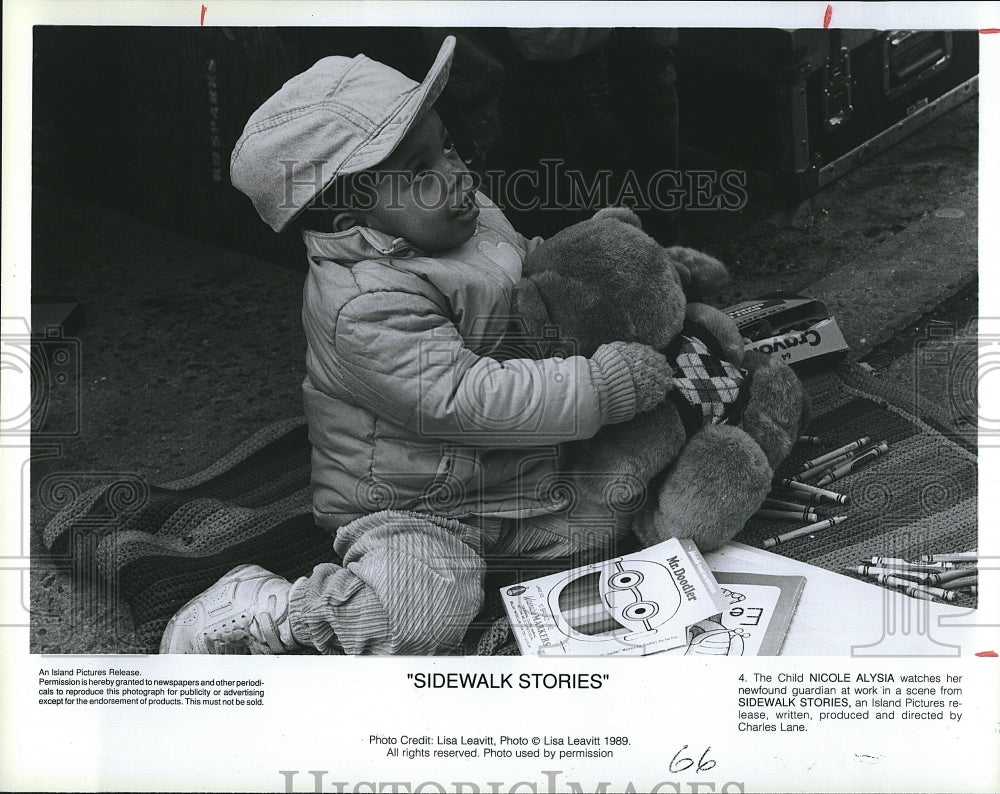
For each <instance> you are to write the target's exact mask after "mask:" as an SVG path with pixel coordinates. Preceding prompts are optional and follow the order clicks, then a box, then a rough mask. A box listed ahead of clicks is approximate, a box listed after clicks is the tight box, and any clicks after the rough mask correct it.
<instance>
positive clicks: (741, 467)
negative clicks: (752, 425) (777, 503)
mask: <svg viewBox="0 0 1000 794" xmlns="http://www.w3.org/2000/svg"><path fill="white" fill-rule="evenodd" d="M773 476H774V472H773V470H772V468H771V466H770V464H769V463H768V461H767V457H766V456H765V455H764V453H763V451H762V450H761V448H760V446H759V445H758V444H757V443H756V442H755V441H754V440H753V439H752V438H751V437H750V436H749V435H748V434H747V433H745V432H744V431H743V430H741V429H740V428H738V427H732V426H730V425H709V426H707V427H704V428H702V429H701V430H699V431H698V432H697V433H695V434H694V435H693V436H692V437H691V439H690V440H689V441H688V443H687V445H686V446H685V447H684V449H683V450H682V452H681V454H680V456H679V457H678V458H677V461H676V462H675V463H674V464H673V465H672V466H671V467H670V468H669V469H668V470H667V471H666V473H665V476H664V477H663V479H662V481H660V482H659V483H658V485H657V488H656V491H655V492H654V493H652V494H651V495H650V497H651V498H649V499H647V501H646V503H645V505H644V507H643V509H642V511H641V512H640V513H639V514H638V515H637V516H636V518H635V520H634V523H633V531H634V532H635V534H636V536H637V537H638V538H639V539H640V540H641V541H642V543H643V544H644V545H645V546H650V545H653V544H654V543H661V542H662V541H664V540H667V539H668V538H691V539H692V540H694V542H695V543H696V544H697V545H698V548H700V549H701V550H702V551H709V550H711V549H715V548H718V547H719V546H721V545H722V544H724V543H726V542H728V541H730V540H732V538H733V537H735V536H736V535H737V534H738V533H739V532H740V530H741V529H743V526H744V524H746V522H747V521H748V520H749V519H750V517H751V516H752V515H753V514H754V513H756V512H757V510H758V509H759V508H760V506H761V504H762V503H763V501H764V498H765V497H766V496H767V494H768V492H769V491H770V489H771V480H772V478H773Z"/></svg>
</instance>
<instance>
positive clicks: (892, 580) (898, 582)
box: [875, 576, 955, 601]
mask: <svg viewBox="0 0 1000 794" xmlns="http://www.w3.org/2000/svg"><path fill="white" fill-rule="evenodd" d="M875 580H876V581H877V582H878V583H879V584H887V585H891V586H892V587H900V588H902V589H903V591H904V592H905V593H906V594H907V595H913V594H914V591H916V592H920V593H926V594H927V595H929V596H931V597H932V598H940V599H943V600H945V601H951V600H952V599H953V598H954V597H955V594H954V593H952V592H951V591H949V590H944V589H942V588H940V587H925V586H924V585H920V584H914V583H913V582H912V581H910V580H909V579H901V578H900V577H898V576H877V577H875Z"/></svg>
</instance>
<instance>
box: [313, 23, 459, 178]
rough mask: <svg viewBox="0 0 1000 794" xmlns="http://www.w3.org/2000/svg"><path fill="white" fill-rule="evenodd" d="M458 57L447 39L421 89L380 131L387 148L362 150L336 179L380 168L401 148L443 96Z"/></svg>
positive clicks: (447, 38) (448, 38) (349, 160)
mask: <svg viewBox="0 0 1000 794" xmlns="http://www.w3.org/2000/svg"><path fill="white" fill-rule="evenodd" d="M454 54H455V37H454V36H446V37H445V40H444V41H443V42H441V47H440V49H438V53H437V56H436V57H435V58H434V63H433V64H431V68H430V69H428V70H427V74H426V76H425V77H424V79H423V81H422V82H421V83H420V86H419V88H418V89H417V90H416V91H414V93H413V95H412V96H410V97H409V99H407V100H406V102H404V103H403V104H402V105H401V106H400V108H399V111H398V112H397V113H396V114H395V115H394V116H393V117H392V118H391V119H389V121H388V122H387V124H386V126H385V127H384V128H383V129H382V130H381V131H380V132H379V138H380V139H381V141H384V142H385V145H384V146H379V147H372V146H362V147H360V150H359V153H358V156H357V157H349V158H347V160H345V161H344V163H343V164H342V165H341V167H340V169H338V171H337V174H335V176H334V178H336V176H341V175H344V174H352V173H357V172H358V171H363V170H365V169H366V168H371V167H372V166H374V165H378V164H379V163H381V162H382V161H383V160H385V159H386V158H387V157H388V156H389V155H391V154H392V153H393V152H394V151H395V150H396V149H397V148H398V147H399V144H400V143H402V141H403V138H405V137H406V135H407V133H409V131H410V130H412V129H413V128H414V127H415V126H416V125H417V124H419V123H420V121H421V119H423V118H424V116H426V115H427V111H429V110H430V109H431V108H432V107H433V106H434V103H435V102H437V100H438V97H439V96H441V92H442V91H443V90H444V87H445V85H447V83H448V74H449V72H450V71H451V62H452V58H453V57H454ZM381 141H380V142H381ZM331 181H332V180H331Z"/></svg>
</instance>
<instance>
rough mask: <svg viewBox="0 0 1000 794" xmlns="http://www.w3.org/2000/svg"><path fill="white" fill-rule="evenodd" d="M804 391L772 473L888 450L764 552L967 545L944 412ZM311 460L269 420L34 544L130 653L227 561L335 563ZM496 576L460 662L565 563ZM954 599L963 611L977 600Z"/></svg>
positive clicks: (91, 498) (954, 447)
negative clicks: (865, 439) (526, 587)
mask: <svg viewBox="0 0 1000 794" xmlns="http://www.w3.org/2000/svg"><path fill="white" fill-rule="evenodd" d="M805 383H806V387H807V389H808V391H809V394H810V397H811V399H812V417H813V418H812V421H811V423H810V427H809V429H808V432H809V433H810V434H814V435H817V436H820V437H821V438H822V447H811V446H805V445H800V446H797V447H796V449H795V450H794V451H793V453H792V455H791V456H790V458H789V460H788V461H787V462H786V464H785V466H784V467H783V471H782V473H783V474H786V475H787V474H790V473H793V472H794V471H796V470H797V469H798V468H799V466H800V465H801V463H802V462H803V461H804V460H806V459H808V458H811V457H815V456H816V455H818V454H821V453H822V452H824V451H826V450H829V449H833V448H836V447H839V446H842V445H843V444H846V443H848V442H850V441H852V440H854V439H856V438H859V437H862V436H870V437H871V438H872V439H873V440H875V441H881V440H885V441H887V442H888V443H889V452H888V453H887V454H886V455H884V456H882V457H881V458H880V459H879V460H877V461H876V462H874V463H872V464H870V465H869V466H866V467H864V468H862V469H860V470H859V471H856V472H854V473H852V474H851V475H849V476H848V477H845V478H844V479H843V480H840V481H838V482H837V483H836V484H835V485H833V486H831V488H833V489H835V490H837V491H839V492H841V493H845V494H847V495H849V496H850V497H851V500H852V503H851V505H850V506H849V507H847V508H841V509H838V510H836V511H832V512H836V513H838V514H843V515H846V516H847V517H848V520H847V521H846V522H845V523H844V524H842V525H840V526H838V527H835V528H833V529H831V530H827V531H825V532H821V533H817V534H815V535H814V536H811V537H810V536H806V537H801V538H798V539H796V540H794V541H790V542H788V543H786V544H782V545H780V546H778V547H776V548H775V549H773V550H774V551H776V552H777V553H780V554H783V555H785V556H788V557H791V558H794V559H796V560H801V561H803V562H808V563H811V564H813V565H818V566H820V567H822V568H826V569H829V570H833V571H837V572H845V568H847V567H849V566H855V565H857V563H858V561H859V560H860V559H861V558H864V557H870V556H873V555H874V556H892V557H905V558H908V559H911V558H914V557H916V556H918V555H920V554H921V553H925V552H928V553H934V552H937V553H942V552H951V551H964V550H968V549H973V548H976V538H977V520H976V518H977V516H976V504H977V498H976V497H977V494H976V482H977V458H976V451H975V449H974V448H969V447H968V445H965V444H963V443H962V442H961V439H959V438H950V437H949V436H948V434H947V431H946V430H945V428H946V427H947V426H948V425H947V422H946V421H944V419H943V418H942V417H939V416H935V415H933V409H928V408H927V407H926V406H921V408H922V410H921V417H920V418H917V417H916V416H914V415H913V413H912V412H911V411H908V410H907V408H906V406H907V405H908V403H909V404H911V405H912V402H913V398H912V395H907V394H899V393H893V392H892V389H891V387H890V386H887V385H886V384H883V383H881V382H879V381H876V380H875V379H873V378H871V377H870V376H868V375H866V374H865V373H864V372H862V371H861V370H859V369H857V368H855V367H852V366H848V365H843V366H841V367H839V368H837V369H836V370H833V371H831V372H827V373H822V374H819V375H814V376H811V377H809V378H807V379H806V380H805ZM309 456H310V450H309V441H308V436H307V432H306V427H305V425H304V423H303V421H302V420H300V419H295V420H288V421H284V422H279V423H276V424H274V425H271V426H268V427H266V428H264V429H263V430H261V431H259V432H257V433H255V434H254V435H253V436H251V437H250V438H249V439H247V440H246V441H245V442H244V443H242V444H240V445H239V446H238V447H237V448H236V449H234V450H233V451H232V452H230V453H229V454H227V455H225V456H224V457H223V458H221V459H220V460H219V461H217V462H216V463H214V464H213V465H212V466H210V467H209V468H207V469H205V470H203V471H201V472H199V473H197V474H194V475H192V476H190V477H186V478H184V479H182V480H177V481H174V482H170V483H163V484H158V485H154V484H150V483H147V482H146V481H144V480H141V479H139V478H135V479H132V480H118V481H116V482H114V483H111V484H105V485H100V486H98V487H95V488H93V489H91V490H89V491H87V492H85V493H83V494H80V495H79V496H77V497H75V498H74V499H72V501H70V502H69V504H67V505H66V506H65V507H64V508H63V509H61V510H60V511H59V512H58V513H57V514H56V515H55V516H54V517H53V518H52V520H51V521H50V522H49V523H48V525H47V526H46V528H45V531H44V535H43V539H44V542H45V545H46V547H47V548H48V549H49V551H50V552H51V553H52V554H53V555H57V556H61V557H63V558H69V559H71V560H72V563H73V565H74V567H75V568H76V569H77V572H78V573H80V574H83V575H84V576H96V577H100V578H101V579H103V580H104V581H105V582H112V583H113V584H114V590H115V591H116V592H117V593H118V595H119V597H120V598H123V599H125V601H126V602H127V603H128V604H129V606H130V608H131V611H132V615H133V619H134V624H135V629H136V640H135V648H134V649H133V651H134V652H143V651H144V652H149V653H154V652H156V650H157V648H158V646H159V640H160V636H161V634H162V632H163V628H164V626H165V625H166V622H167V621H168V620H169V618H170V617H171V615H173V613H174V612H175V611H176V610H177V609H178V608H179V607H180V606H181V605H182V604H184V603H185V602H186V601H187V600H188V599H190V598H192V597H193V596H195V595H197V594H198V593H199V592H201V591H202V590H204V589H205V588H206V587H208V586H209V585H211V584H212V583H213V582H215V581H216V580H217V579H218V578H219V577H220V576H222V574H224V573H225V572H226V571H228V570H230V569H231V568H233V567H235V566H236V565H238V564H241V563H245V562H256V563H259V564H261V565H263V566H264V567H266V568H268V569H270V570H273V571H275V572H276V573H279V574H281V575H282V576H284V577H286V578H290V579H291V578H295V577H298V576H301V575H303V574H306V573H308V572H309V571H310V570H311V569H312V567H313V566H314V565H316V564H317V563H319V562H325V561H331V560H335V555H334V552H333V548H332V539H331V537H330V535H329V534H328V533H327V532H325V531H324V530H321V529H319V528H317V527H316V526H315V525H314V523H313V520H312V514H311V508H310V489H309V469H310V464H309ZM827 512H828V514H832V512H831V511H827ZM799 523H802V522H799ZM794 526H795V522H792V523H791V524H789V523H788V522H778V521H762V520H759V519H754V520H752V521H751V522H750V523H749V524H748V525H747V527H746V528H745V529H744V531H743V532H742V533H741V534H740V535H739V536H738V537H737V540H739V541H741V542H743V543H746V544H748V545H752V546H756V547H758V548H763V546H764V540H765V539H766V538H768V537H771V536H772V535H775V534H779V533H781V532H784V531H787V530H788V529H790V528H792V527H794ZM577 564H579V563H577ZM498 567H499V569H500V570H498V571H497V570H495V571H494V572H493V573H491V574H490V575H489V576H488V578H487V599H486V603H485V605H484V607H483V610H482V612H481V613H480V616H479V617H478V618H477V620H476V621H475V622H474V623H473V625H472V627H471V628H470V631H469V633H468V635H467V637H466V641H465V643H464V644H463V647H462V651H463V652H464V653H467V654H479V655H504V654H516V653H517V652H518V651H517V646H516V643H515V642H514V640H513V638H512V637H511V634H510V630H509V626H507V623H506V619H505V618H504V617H503V615H502V607H501V605H500V601H499V597H498V590H499V588H500V587H501V586H502V585H503V584H505V583H509V581H510V576H511V574H510V573H506V574H505V573H504V572H505V571H506V572H510V571H517V572H518V575H519V576H520V577H521V578H522V579H523V578H530V576H531V575H535V572H537V575H539V576H541V575H543V574H547V573H553V572H555V571H558V570H561V569H565V568H568V567H570V566H569V565H568V561H566V563H565V564H562V563H560V561H549V562H546V563H538V562H534V561H520V560H517V561H512V560H506V561H504V564H503V565H501V566H498ZM845 573H846V572H845ZM846 575H852V574H849V573H848V574H846ZM854 575H856V574H854ZM960 603H963V604H965V605H974V598H973V597H969V596H965V597H964V600H963V601H961V602H960Z"/></svg>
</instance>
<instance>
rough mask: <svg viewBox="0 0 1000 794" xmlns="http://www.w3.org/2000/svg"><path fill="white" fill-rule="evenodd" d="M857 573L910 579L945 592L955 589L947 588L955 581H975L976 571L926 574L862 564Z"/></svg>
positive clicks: (913, 570)
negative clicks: (938, 587) (939, 588)
mask: <svg viewBox="0 0 1000 794" xmlns="http://www.w3.org/2000/svg"><path fill="white" fill-rule="evenodd" d="M857 571H858V573H860V574H864V575H866V576H878V575H879V574H885V575H887V576H901V577H904V578H906V579H912V580H913V581H914V582H917V583H918V584H923V585H931V586H940V587H943V588H945V589H946V590H950V589H955V588H951V587H949V583H950V582H953V581H957V580H965V579H971V580H975V578H976V571H975V569H970V570H967V571H962V570H955V571H944V572H943V573H927V572H924V571H919V570H916V569H908V568H899V567H893V566H888V567H883V568H880V567H876V566H873V565H868V564H867V563H862V564H861V565H859V566H858V567H857Z"/></svg>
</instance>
